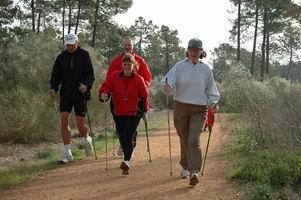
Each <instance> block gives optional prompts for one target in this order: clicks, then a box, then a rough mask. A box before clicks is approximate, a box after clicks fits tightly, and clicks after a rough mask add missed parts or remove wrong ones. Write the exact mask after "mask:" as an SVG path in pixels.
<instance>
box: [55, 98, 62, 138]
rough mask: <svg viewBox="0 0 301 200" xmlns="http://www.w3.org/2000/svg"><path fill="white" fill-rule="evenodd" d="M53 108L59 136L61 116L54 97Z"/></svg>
mask: <svg viewBox="0 0 301 200" xmlns="http://www.w3.org/2000/svg"><path fill="white" fill-rule="evenodd" d="M54 109H55V113H56V116H57V121H58V122H59V131H58V137H61V135H60V129H61V118H60V111H59V108H58V105H57V102H56V99H54Z"/></svg>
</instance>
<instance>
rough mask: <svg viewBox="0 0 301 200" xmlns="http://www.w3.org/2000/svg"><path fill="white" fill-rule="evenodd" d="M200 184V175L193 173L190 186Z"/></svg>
mask: <svg viewBox="0 0 301 200" xmlns="http://www.w3.org/2000/svg"><path fill="white" fill-rule="evenodd" d="M198 182H199V175H198V173H192V174H191V176H190V182H189V185H193V186H195V185H196V184H197V183H198Z"/></svg>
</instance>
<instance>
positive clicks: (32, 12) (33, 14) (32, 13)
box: [30, 0, 36, 32]
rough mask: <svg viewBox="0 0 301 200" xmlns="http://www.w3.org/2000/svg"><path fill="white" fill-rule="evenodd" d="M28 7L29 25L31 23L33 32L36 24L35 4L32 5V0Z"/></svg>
mask: <svg viewBox="0 0 301 200" xmlns="http://www.w3.org/2000/svg"><path fill="white" fill-rule="evenodd" d="M30 7H31V25H32V32H35V31H36V29H35V27H36V25H35V14H36V13H35V5H34V0H31V3H30Z"/></svg>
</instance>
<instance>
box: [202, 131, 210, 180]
mask: <svg viewBox="0 0 301 200" xmlns="http://www.w3.org/2000/svg"><path fill="white" fill-rule="evenodd" d="M208 130H209V136H208V140H207V147H206V152H205V158H204V162H203V166H202V170H201V175H202V176H203V175H204V168H205V163H206V158H207V153H208V148H209V142H210V137H211V132H212V126H209V127H208Z"/></svg>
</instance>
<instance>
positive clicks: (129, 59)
mask: <svg viewBox="0 0 301 200" xmlns="http://www.w3.org/2000/svg"><path fill="white" fill-rule="evenodd" d="M122 62H130V63H133V64H134V73H137V72H138V70H139V64H138V63H137V61H136V60H135V57H134V56H133V55H132V54H130V53H125V54H124V55H123V57H122Z"/></svg>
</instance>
